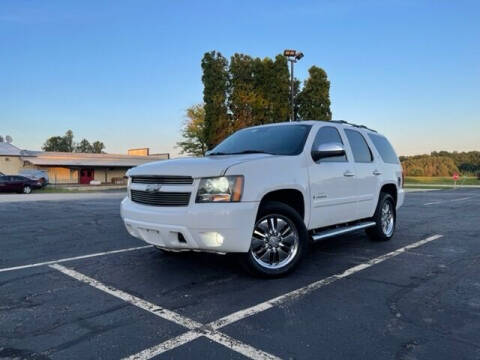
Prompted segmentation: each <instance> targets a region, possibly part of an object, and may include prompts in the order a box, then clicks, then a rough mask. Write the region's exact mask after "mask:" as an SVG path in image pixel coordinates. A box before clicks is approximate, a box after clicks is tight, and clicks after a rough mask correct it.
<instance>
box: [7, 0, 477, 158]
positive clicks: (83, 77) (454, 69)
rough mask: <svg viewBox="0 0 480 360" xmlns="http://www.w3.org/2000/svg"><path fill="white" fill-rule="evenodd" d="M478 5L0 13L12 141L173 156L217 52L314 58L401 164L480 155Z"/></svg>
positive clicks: (15, 5) (30, 8) (98, 5)
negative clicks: (83, 143)
mask: <svg viewBox="0 0 480 360" xmlns="http://www.w3.org/2000/svg"><path fill="white" fill-rule="evenodd" d="M479 14H480V2H479V1H475V0H473V1H462V0H456V1H442V0H431V1H419V0H403V1H386V0H378V1H274V0H271V1H270V0H268V1H262V0H256V1H244V0H242V1H238V0H237V1H205V0H204V1H181V0H176V1H173V0H172V1H141V0H139V1H133V0H132V1H121V0H117V1H114V2H112V1H98V0H95V1H90V0H82V1H64V0H58V1H51V0H42V1H33V0H31V1H22V0H2V1H1V2H0V134H3V135H6V134H10V135H12V137H13V138H14V144H16V145H17V146H19V147H22V148H28V149H40V147H41V145H42V144H43V142H44V141H45V139H46V138H47V137H49V136H52V135H61V134H63V133H64V132H65V131H66V130H68V129H72V130H73V131H74V134H75V136H76V139H77V140H80V139H81V138H83V137H85V138H87V139H89V140H92V141H93V140H97V139H99V140H102V141H104V143H105V144H106V146H107V149H106V150H107V152H112V153H113V152H116V153H125V152H126V150H127V149H128V148H133V147H143V146H147V147H150V148H151V149H152V151H154V152H172V153H174V154H175V153H176V152H177V150H175V149H174V145H175V143H176V141H178V140H179V138H180V127H181V124H182V122H183V119H184V110H185V108H187V107H188V106H190V105H192V104H195V103H198V102H201V100H202V90H203V87H202V83H201V68H200V60H201V58H202V56H203V53H205V52H206V51H210V50H213V49H215V50H218V51H220V52H221V53H222V54H224V55H225V56H227V57H229V56H231V55H233V54H234V53H235V52H242V53H247V54H250V55H252V56H259V57H265V56H269V57H274V56H275V55H276V54H278V53H280V52H282V51H283V49H285V48H294V49H299V50H302V51H303V52H304V54H305V57H304V58H303V59H302V60H301V61H300V62H299V63H298V64H297V67H296V75H298V77H299V78H300V79H304V78H305V77H306V74H307V70H308V68H309V67H310V66H312V65H317V66H321V67H323V68H324V69H325V70H326V71H327V73H328V76H329V79H330V81H331V92H330V94H331V101H332V111H333V116H334V118H335V119H346V120H349V121H352V122H357V123H362V124H365V125H367V126H369V127H372V128H374V129H377V130H379V131H381V132H382V133H384V134H386V135H387V136H388V137H389V138H390V139H391V141H392V143H393V144H394V146H395V148H396V149H397V152H399V153H400V154H405V155H409V154H416V153H426V152H430V151H433V150H441V149H445V150H460V151H462V150H474V149H476V150H480V121H479V120H480V21H478V15H479Z"/></svg>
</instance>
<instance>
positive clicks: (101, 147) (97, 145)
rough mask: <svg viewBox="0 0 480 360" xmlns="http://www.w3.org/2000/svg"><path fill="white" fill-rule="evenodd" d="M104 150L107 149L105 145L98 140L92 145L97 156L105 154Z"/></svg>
mask: <svg viewBox="0 0 480 360" xmlns="http://www.w3.org/2000/svg"><path fill="white" fill-rule="evenodd" d="M104 149H105V144H104V143H103V142H101V141H98V140H97V141H95V142H94V143H93V144H92V152H93V153H95V154H101V153H103V150H104Z"/></svg>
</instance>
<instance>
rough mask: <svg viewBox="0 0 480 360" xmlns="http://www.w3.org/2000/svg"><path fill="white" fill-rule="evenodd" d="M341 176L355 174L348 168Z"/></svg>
mask: <svg viewBox="0 0 480 360" xmlns="http://www.w3.org/2000/svg"><path fill="white" fill-rule="evenodd" d="M343 176H347V177H352V176H355V174H354V173H353V172H351V171H350V170H347V171H345V172H344V173H343Z"/></svg>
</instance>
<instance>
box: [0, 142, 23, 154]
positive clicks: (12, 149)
mask: <svg viewBox="0 0 480 360" xmlns="http://www.w3.org/2000/svg"><path fill="white" fill-rule="evenodd" d="M0 155H2V156H20V155H21V150H20V149H19V148H17V147H16V146H13V145H12V144H9V143H6V142H0Z"/></svg>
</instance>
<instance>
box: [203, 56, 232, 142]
mask: <svg viewBox="0 0 480 360" xmlns="http://www.w3.org/2000/svg"><path fill="white" fill-rule="evenodd" d="M227 66H228V62H227V59H225V58H224V57H223V56H222V54H220V53H219V52H216V51H211V52H208V53H205V55H204V56H203V59H202V70H203V76H202V82H203V86H204V90H203V101H204V103H205V133H206V134H205V138H206V139H207V147H208V148H209V149H210V148H212V147H213V146H215V145H217V144H218V143H219V142H220V141H222V140H223V139H224V138H225V137H226V135H228V134H229V132H230V126H229V116H228V114H227V92H228V80H229V79H228V71H227Z"/></svg>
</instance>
